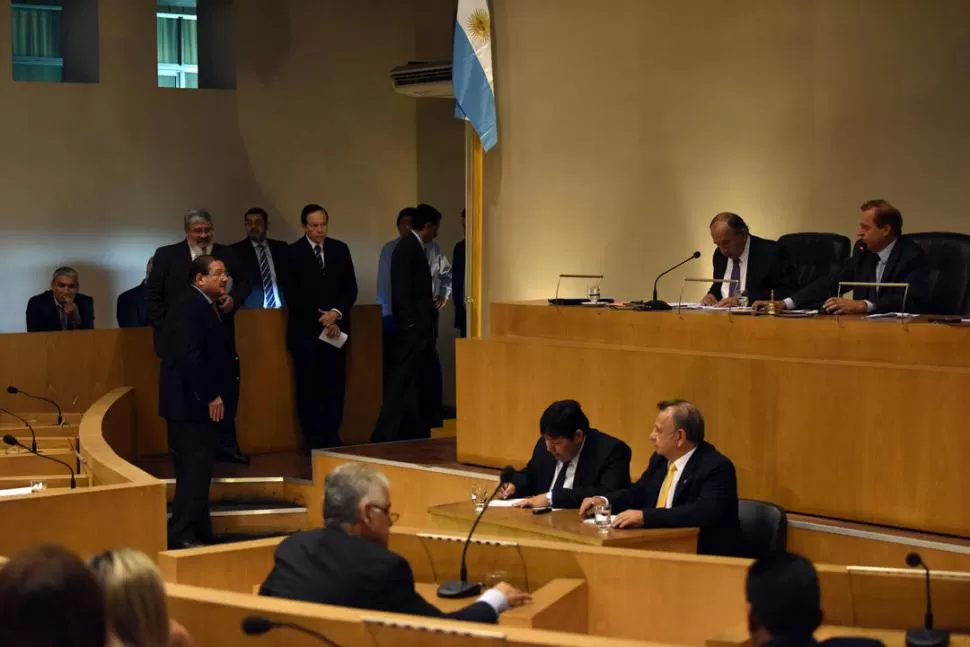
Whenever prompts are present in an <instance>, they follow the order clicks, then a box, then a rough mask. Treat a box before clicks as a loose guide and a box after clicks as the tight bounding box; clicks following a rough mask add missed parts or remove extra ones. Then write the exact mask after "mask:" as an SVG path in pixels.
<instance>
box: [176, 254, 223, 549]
mask: <svg viewBox="0 0 970 647" xmlns="http://www.w3.org/2000/svg"><path fill="white" fill-rule="evenodd" d="M185 279H186V285H187V286H188V287H187V289H185V290H182V291H180V292H179V295H178V296H177V297H175V299H174V300H173V303H172V304H171V306H170V308H169V312H168V316H167V317H166V318H165V321H164V324H163V328H162V335H163V337H164V343H163V345H162V348H163V351H164V352H163V354H162V357H161V363H160V375H159V380H158V408H159V415H161V416H162V417H163V418H165V421H166V422H167V423H168V444H169V447H170V448H171V450H172V460H173V462H174V464H175V499H174V501H173V502H172V517H171V519H169V524H168V528H169V531H168V535H169V546H170V547H171V548H188V547H192V546H197V545H199V544H201V543H204V542H210V541H211V540H212V524H211V521H210V519H209V482H210V481H211V479H212V467H213V465H214V463H215V460H216V454H217V452H218V450H219V440H220V432H219V428H220V427H221V426H222V425H223V424H225V421H227V420H232V419H233V417H234V416H235V413H236V405H237V402H238V399H239V358H238V356H237V355H236V351H235V346H234V344H233V342H232V339H231V338H230V337H229V330H228V329H227V328H226V326H224V325H223V323H222V317H223V313H222V311H221V310H220V308H219V306H218V304H219V302H220V300H221V299H222V298H223V297H225V296H226V287H227V285H228V283H229V275H228V273H227V272H226V266H225V264H224V263H223V262H222V261H219V260H216V259H215V258H214V257H212V256H208V255H201V256H197V257H196V258H195V259H193V260H192V261H190V262H189V269H188V270H186V274H185Z"/></svg>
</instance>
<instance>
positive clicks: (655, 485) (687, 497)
mask: <svg viewBox="0 0 970 647" xmlns="http://www.w3.org/2000/svg"><path fill="white" fill-rule="evenodd" d="M657 409H658V410H659V413H658V414H657V419H656V421H655V422H654V425H653V431H651V432H650V441H651V442H652V443H653V446H654V450H655V452H654V454H653V456H651V457H650V463H649V464H648V465H647V469H646V471H645V472H644V473H643V475H642V476H641V477H640V480H639V481H637V482H636V483H634V484H633V485H631V486H630V487H628V488H626V489H623V490H617V491H616V492H611V493H610V494H607V495H606V496H603V497H589V498H587V499H584V500H583V503H582V505H581V506H580V509H579V514H580V516H586V515H587V514H588V513H589V512H591V510H592V507H593V504H594V503H595V502H596V501H597V500H600V499H606V500H607V501H609V502H610V506H611V507H612V509H613V512H614V513H617V512H618V513H619V514H617V515H616V518H615V519H614V520H613V527H614V528H686V527H697V528H700V534H699V536H698V539H697V552H698V553H700V554H706V555H735V554H737V551H738V547H739V541H740V532H741V528H740V523H739V521H738V479H737V474H736V473H735V471H734V464H733V463H732V462H731V460H730V459H729V458H727V457H726V456H724V455H722V454H721V453H720V452H718V451H717V450H716V449H715V448H714V445H711V444H710V443H708V442H706V441H705V440H704V416H702V415H701V412H700V410H698V408H697V407H696V406H695V405H694V404H692V403H690V402H687V401H685V400H669V401H664V402H660V403H659V404H657Z"/></svg>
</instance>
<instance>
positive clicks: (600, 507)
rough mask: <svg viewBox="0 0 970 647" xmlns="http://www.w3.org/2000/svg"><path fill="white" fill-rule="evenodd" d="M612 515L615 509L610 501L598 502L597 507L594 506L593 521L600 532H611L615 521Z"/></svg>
mask: <svg viewBox="0 0 970 647" xmlns="http://www.w3.org/2000/svg"><path fill="white" fill-rule="evenodd" d="M612 513H613V508H612V507H611V506H610V502H609V501H604V500H602V499H600V500H597V502H596V505H594V506H593V521H594V522H595V523H596V527H597V528H598V529H599V531H600V532H606V531H607V530H609V528H610V523H611V522H612V521H613V514H612Z"/></svg>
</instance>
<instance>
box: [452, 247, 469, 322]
mask: <svg viewBox="0 0 970 647" xmlns="http://www.w3.org/2000/svg"><path fill="white" fill-rule="evenodd" d="M451 257H452V259H453V260H454V262H453V263H452V265H451V276H452V281H451V285H452V288H453V290H452V300H453V302H454V304H455V328H457V329H458V330H460V331H462V335H464V334H465V332H466V330H467V326H468V323H467V319H466V314H465V241H464V240H460V241H458V242H457V243H455V250H454V252H453V253H452V255H451Z"/></svg>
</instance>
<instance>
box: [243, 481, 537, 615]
mask: <svg viewBox="0 0 970 647" xmlns="http://www.w3.org/2000/svg"><path fill="white" fill-rule="evenodd" d="M323 487H324V497H323V517H324V527H323V528H321V529H318V530H310V531H307V532H298V533H296V534H294V535H290V536H289V537H287V538H286V539H284V540H283V541H282V543H280V545H279V546H278V547H277V549H276V554H275V556H274V562H275V563H274V566H273V570H272V571H270V573H269V575H268V576H267V577H266V581H265V582H263V585H262V587H260V591H259V593H260V595H267V596H272V597H277V598H287V599H290V600H301V601H304V602H317V603H319V604H333V605H337V606H342V607H354V608H357V609H372V610H374V611H388V612H392V613H410V614H414V615H420V616H430V617H436V618H451V619H454V620H468V621H473V622H491V623H494V622H496V620H497V619H498V614H500V613H501V612H502V611H504V610H506V609H508V608H509V607H514V606H519V605H521V604H523V603H525V602H527V601H528V600H529V599H530V598H531V596H529V595H528V594H527V593H522V592H521V591H518V590H516V589H515V588H513V587H512V586H510V585H508V584H506V583H504V582H502V583H500V584H498V585H497V586H496V587H495V588H493V589H489V590H488V591H486V592H485V593H484V594H482V595H481V597H479V598H478V600H477V601H476V602H473V603H472V604H470V605H468V606H467V607H465V608H463V609H460V610H458V611H455V612H453V613H448V614H445V613H442V612H441V611H439V610H438V609H437V608H435V607H434V606H432V605H431V604H429V603H428V602H426V601H425V600H424V598H422V597H421V596H420V595H419V594H418V593H417V591H415V589H414V574H413V573H412V572H411V566H410V564H408V563H407V560H405V559H404V558H402V557H401V556H399V555H395V554H394V553H392V552H391V551H389V550H388V549H387V541H388V536H389V534H390V530H391V525H393V523H394V521H395V520H396V519H397V515H396V514H394V513H392V512H391V500H390V484H389V483H388V481H387V477H385V476H384V475H383V474H381V473H380V472H378V471H376V470H375V469H374V468H373V467H370V466H369V465H366V464H364V463H347V464H344V465H341V466H340V467H338V468H337V469H335V470H333V471H332V472H330V473H329V474H328V475H327V477H326V479H325V480H324V486H323Z"/></svg>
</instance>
